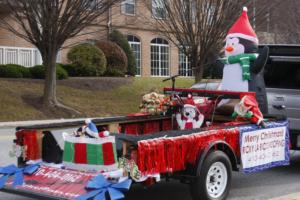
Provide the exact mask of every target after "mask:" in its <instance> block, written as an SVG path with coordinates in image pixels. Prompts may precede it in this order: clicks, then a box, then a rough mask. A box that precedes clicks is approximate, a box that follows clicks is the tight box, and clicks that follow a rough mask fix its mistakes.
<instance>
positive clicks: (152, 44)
mask: <svg viewBox="0 0 300 200" xmlns="http://www.w3.org/2000/svg"><path fill="white" fill-rule="evenodd" d="M151 46H159V47H168V48H169V49H168V71H169V74H168V75H161V74H162V73H161V70H162V69H161V48H159V68H158V69H159V75H152V74H151V73H150V75H151V77H163V78H164V77H170V74H171V67H170V61H171V58H170V45H169V44H155V43H151V44H150V48H151ZM150 53H152V52H151V51H150ZM150 62H152V60H150ZM151 68H152V66H150V72H151Z"/></svg>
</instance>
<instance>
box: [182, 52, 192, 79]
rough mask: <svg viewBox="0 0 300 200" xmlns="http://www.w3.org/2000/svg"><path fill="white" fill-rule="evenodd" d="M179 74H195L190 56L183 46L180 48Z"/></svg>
mask: <svg viewBox="0 0 300 200" xmlns="http://www.w3.org/2000/svg"><path fill="white" fill-rule="evenodd" d="M179 75H180V76H193V70H192V66H191V62H190V61H189V58H188V57H187V56H186V55H185V54H184V52H183V50H182V48H179Z"/></svg>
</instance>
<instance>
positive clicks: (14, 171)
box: [0, 163, 40, 189]
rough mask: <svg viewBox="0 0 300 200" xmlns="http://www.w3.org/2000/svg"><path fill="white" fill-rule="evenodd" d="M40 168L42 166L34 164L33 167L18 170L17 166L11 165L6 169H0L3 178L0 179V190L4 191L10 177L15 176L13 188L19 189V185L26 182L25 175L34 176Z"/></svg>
mask: <svg viewBox="0 0 300 200" xmlns="http://www.w3.org/2000/svg"><path fill="white" fill-rule="evenodd" d="M39 167H40V164H39V163H38V164H33V165H28V166H26V167H24V168H18V167H16V166H15V165H9V166H6V167H1V168H0V174H2V175H3V176H2V177H1V178H0V189H2V188H3V187H4V185H5V183H6V181H7V180H8V178H9V177H10V176H14V179H13V184H12V185H13V187H14V188H15V187H17V186H19V185H23V182H24V177H23V176H24V174H26V175H31V174H33V173H34V172H35V171H36V170H38V168H39Z"/></svg>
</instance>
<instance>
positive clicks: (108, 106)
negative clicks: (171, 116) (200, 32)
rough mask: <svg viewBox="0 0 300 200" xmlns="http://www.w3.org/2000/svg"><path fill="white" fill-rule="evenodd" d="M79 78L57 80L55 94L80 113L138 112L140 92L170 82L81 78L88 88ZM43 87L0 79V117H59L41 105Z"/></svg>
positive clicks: (181, 82) (184, 83)
mask: <svg viewBox="0 0 300 200" xmlns="http://www.w3.org/2000/svg"><path fill="white" fill-rule="evenodd" d="M81 80H82V79H79V80H78V79H68V80H65V81H64V83H65V84H60V82H58V91H57V94H58V99H59V100H60V101H61V102H62V103H64V104H65V105H68V106H70V107H72V108H75V109H76V110H78V111H80V112H81V113H82V117H86V116H88V117H101V116H109V115H124V114H127V113H131V112H138V111H139V108H138V107H139V104H140V102H141V98H142V95H143V94H145V93H148V92H150V91H162V88H163V87H165V86H168V87H170V86H171V82H170V81H169V82H165V83H163V82H162V78H144V77H143V78H139V77H137V78H123V79H122V78H121V79H120V78H119V79H111V80H110V81H108V78H106V81H102V79H101V78H99V79H94V80H91V81H90V79H84V80H85V82H84V83H82V84H87V85H89V89H84V88H81V87H82V85H80V84H81ZM89 81H90V83H89ZM71 82H72V84H69V83H71ZM193 83H194V79H188V78H178V79H177V81H176V86H178V87H190V86H191V85H192V84H193ZM76 84H77V85H76ZM97 84H102V85H103V84H105V85H103V86H105V87H104V88H105V89H101V87H96V86H97ZM74 85H75V86H74ZM77 86H81V87H77ZM83 86H84V85H83ZM98 86H99V85H98ZM110 88H113V89H110ZM42 89H43V82H42V81H33V80H28V79H27V80H26V79H24V80H23V79H0V109H1V114H0V121H17V120H35V119H50V118H61V117H62V116H61V115H60V114H58V113H50V114H49V112H47V110H43V109H42V107H41V106H40V104H39V101H38V100H39V98H40V97H41V96H42Z"/></svg>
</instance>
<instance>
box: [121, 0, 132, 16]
mask: <svg viewBox="0 0 300 200" xmlns="http://www.w3.org/2000/svg"><path fill="white" fill-rule="evenodd" d="M130 1H133V2H130ZM126 4H131V5H133V6H134V9H133V12H134V13H133V14H131V13H127V12H126V9H125V8H124V6H125V5H126ZM121 13H122V14H123V15H129V16H135V15H136V2H135V0H124V1H122V3H121Z"/></svg>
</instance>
